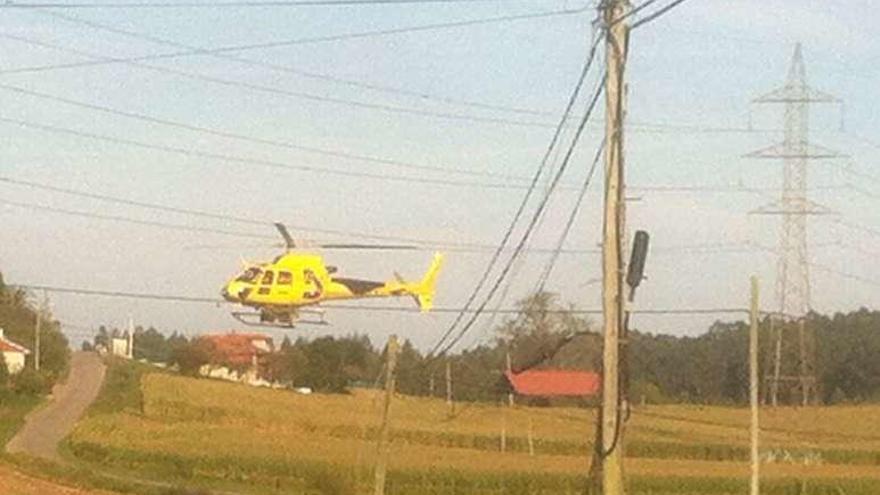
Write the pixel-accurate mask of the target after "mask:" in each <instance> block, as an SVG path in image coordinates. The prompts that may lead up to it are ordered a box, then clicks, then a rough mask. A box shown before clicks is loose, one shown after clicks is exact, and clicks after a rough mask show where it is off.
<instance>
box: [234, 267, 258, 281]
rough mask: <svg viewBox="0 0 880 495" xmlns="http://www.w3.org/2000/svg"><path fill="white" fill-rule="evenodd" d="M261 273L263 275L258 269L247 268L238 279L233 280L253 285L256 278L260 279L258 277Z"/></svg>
mask: <svg viewBox="0 0 880 495" xmlns="http://www.w3.org/2000/svg"><path fill="white" fill-rule="evenodd" d="M262 273H263V271H262V270H260V269H259V268H256V267H252V268H248V269H247V270H245V272H244V273H242V274H241V275H239V276H238V278H236V279H235V280H236V281H238V282H245V283H253V282H255V281H256V280H257V279H258V278H260V275H261V274H262Z"/></svg>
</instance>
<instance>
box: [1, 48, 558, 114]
mask: <svg viewBox="0 0 880 495" xmlns="http://www.w3.org/2000/svg"><path fill="white" fill-rule="evenodd" d="M0 38H5V39H11V40H15V41H19V42H22V43H25V44H29V45H33V46H40V47H43V48H50V49H53V50H57V51H62V52H66V53H73V54H76V55H78V56H82V57H87V58H91V59H95V60H105V61H119V62H120V63H123V64H125V65H129V66H132V67H137V68H140V69H146V70H150V71H154V72H158V73H161V74H170V75H174V76H178V77H183V78H187V79H192V80H195V81H200V82H203V83H211V84H216V85H220V86H224V87H233V88H237V89H244V90H249V91H253V92H258V93H263V94H271V95H277V96H286V97H290V98H297V99H303V100H308V101H314V102H318V103H329V104H334V105H342V106H346V107H350V108H357V109H361V110H371V111H382V112H389V113H396V114H401V115H413V116H419V117H430V118H437V119H442V120H449V121H454V122H476V123H483V124H493V125H505V126H517V127H537V128H549V127H553V126H552V125H551V124H547V123H544V122H537V121H526V120H514V119H507V118H500V117H485V116H476V115H470V114H462V113H453V112H440V111H432V110H423V109H417V108H412V107H402V106H395V105H387V104H384V103H372V102H367V101H361V100H352V99H346V98H336V97H332V96H324V95H319V94H314V93H308V92H304V91H293V90H289V89H284V88H278V87H273V86H265V85H262V84H255V83H250V82H245V81H240V80H234V79H225V78H222V77H217V76H211V75H207V74H202V73H197V72H190V71H185V70H180V69H173V68H170V67H164V66H160V65H153V64H146V63H142V62H132V61H126V60H124V59H118V58H114V57H108V56H105V55H101V54H96V53H94V52H89V51H85V50H78V49H73V48H69V47H66V46H61V45H58V44H54V43H48V42H45V41H38V40H34V39H32V38H27V37H24V36H18V35H12V34H8V33H3V34H0ZM22 72H33V70H31V69H8V70H0V74H16V73H22Z"/></svg>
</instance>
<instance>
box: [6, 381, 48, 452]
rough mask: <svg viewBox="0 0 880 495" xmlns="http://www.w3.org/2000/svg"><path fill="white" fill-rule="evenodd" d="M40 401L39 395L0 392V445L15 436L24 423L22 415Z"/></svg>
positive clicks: (40, 402) (41, 401)
mask: <svg viewBox="0 0 880 495" xmlns="http://www.w3.org/2000/svg"><path fill="white" fill-rule="evenodd" d="M42 403H43V398H42V397H39V396H35V395H26V394H17V393H15V392H5V391H4V392H0V447H4V446H5V445H6V443H7V442H8V441H9V440H10V439H12V437H13V436H15V433H16V432H18V430H19V429H20V428H21V426H22V425H23V424H24V417H25V416H27V414H28V413H29V412H31V411H33V410H34V409H36V408H37V406H39V405H40V404H42ZM2 450H3V449H2V448H0V451H2Z"/></svg>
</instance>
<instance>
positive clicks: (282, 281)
mask: <svg viewBox="0 0 880 495" xmlns="http://www.w3.org/2000/svg"><path fill="white" fill-rule="evenodd" d="M292 282H293V275H291V274H290V272H278V285H290V284H291V283H292Z"/></svg>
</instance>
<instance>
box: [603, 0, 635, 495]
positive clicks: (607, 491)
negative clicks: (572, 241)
mask: <svg viewBox="0 0 880 495" xmlns="http://www.w3.org/2000/svg"><path fill="white" fill-rule="evenodd" d="M629 7H630V2H629V0H605V1H604V2H603V3H602V8H604V12H603V17H604V24H605V27H606V30H605V63H606V73H607V74H606V78H605V143H606V146H605V218H604V228H603V239H602V275H603V287H602V305H603V315H604V319H605V323H604V333H605V336H604V350H603V355H602V369H603V372H602V376H603V378H602V379H603V382H602V414H601V426H600V428H601V450H600V451H599V452H598V455H599V456H601V461H602V463H601V466H602V468H601V469H602V494H603V495H622V494H623V493H624V485H623V449H622V445H623V425H622V424H621V421H622V418H621V414H620V397H621V396H620V392H621V391H620V377H619V376H620V370H619V364H620V362H619V357H620V356H619V355H620V333H621V328H622V327H623V315H624V311H623V309H624V308H623V304H624V301H623V291H622V286H623V242H622V239H621V236H622V235H623V233H624V212H623V200H624V173H623V168H624V166H623V116H624V102H623V99H624V88H625V83H624V68H625V66H626V58H627V51H628V40H629V23H628V20H627V13H628V12H629Z"/></svg>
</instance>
